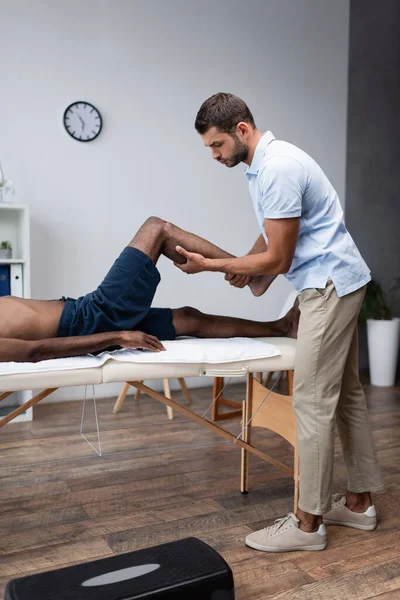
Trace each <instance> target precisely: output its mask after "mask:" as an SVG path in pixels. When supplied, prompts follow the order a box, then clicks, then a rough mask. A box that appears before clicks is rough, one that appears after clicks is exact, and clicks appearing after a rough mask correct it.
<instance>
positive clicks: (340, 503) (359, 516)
mask: <svg viewBox="0 0 400 600" xmlns="http://www.w3.org/2000/svg"><path fill="white" fill-rule="evenodd" d="M323 519H324V523H325V524H326V525H343V526H344V527H353V528H354V529H363V530H364V531H372V530H373V529H375V527H376V523H377V519H376V510H375V506H374V505H372V506H369V507H368V508H367V510H366V511H365V512H362V513H357V512H353V511H352V510H350V509H349V508H347V506H346V496H340V494H335V495H334V496H333V498H332V508H331V510H330V511H329V512H328V513H326V515H324V517H323Z"/></svg>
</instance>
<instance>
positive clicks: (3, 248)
mask: <svg viewBox="0 0 400 600" xmlns="http://www.w3.org/2000/svg"><path fill="white" fill-rule="evenodd" d="M0 258H12V246H11V242H1V244H0Z"/></svg>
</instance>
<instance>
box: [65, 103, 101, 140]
mask: <svg viewBox="0 0 400 600" xmlns="http://www.w3.org/2000/svg"><path fill="white" fill-rule="evenodd" d="M102 126H103V121H102V118H101V115H100V113H99V111H98V110H97V108H96V107H95V106H93V104H89V102H83V101H80V102H73V103H72V104H70V105H69V106H68V107H67V108H66V109H65V112H64V127H65V129H66V130H67V132H68V133H69V135H70V136H71V137H73V138H74V140H78V142H92V141H93V140H95V139H96V138H97V136H98V135H99V133H100V131H101V128H102Z"/></svg>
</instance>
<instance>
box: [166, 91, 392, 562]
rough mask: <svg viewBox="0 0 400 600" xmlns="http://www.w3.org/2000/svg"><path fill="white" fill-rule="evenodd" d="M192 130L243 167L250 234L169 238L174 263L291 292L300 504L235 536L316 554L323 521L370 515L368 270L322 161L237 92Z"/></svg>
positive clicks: (363, 521) (217, 98) (219, 156)
mask: <svg viewBox="0 0 400 600" xmlns="http://www.w3.org/2000/svg"><path fill="white" fill-rule="evenodd" d="M195 127H196V130H197V132H198V133H199V134H200V135H201V137H202V139H203V142H204V144H205V146H207V147H208V148H210V149H211V154H212V157H213V158H214V159H215V160H217V161H218V162H220V163H221V164H223V165H225V166H226V167H228V168H232V167H235V166H236V165H238V164H239V163H241V162H243V163H245V164H246V165H247V169H246V172H245V174H246V177H247V180H248V183H249V190H250V195H251V198H252V200H253V205H254V210H255V213H256V217H257V220H258V223H259V226H260V231H261V236H260V237H259V239H258V240H257V241H256V243H255V245H254V247H253V248H252V250H251V251H250V252H249V254H247V255H246V256H243V257H240V258H221V259H210V258H205V257H204V256H202V255H201V254H197V253H193V252H188V251H187V250H186V249H185V248H183V247H181V246H178V247H177V248H176V249H177V251H178V252H179V253H180V254H182V255H183V256H184V257H186V259H187V262H186V263H184V264H178V263H176V266H177V267H178V268H180V269H181V270H182V271H184V272H185V273H189V274H191V273H199V272H201V271H219V272H222V273H225V274H226V275H225V279H227V280H228V281H229V283H230V284H231V285H234V286H237V287H244V286H245V285H247V284H248V282H249V281H250V278H251V277H254V276H256V275H263V276H264V279H265V276H271V280H272V279H273V278H274V277H276V276H277V275H278V274H284V275H285V277H287V279H288V280H289V281H290V282H291V283H292V284H293V285H294V287H295V288H296V289H297V291H298V293H299V296H300V297H299V301H300V311H301V316H300V323H299V329H298V341H297V351H296V363H295V373H294V392H293V406H294V411H295V415H296V423H297V436H298V449H299V458H300V493H299V508H298V511H297V514H296V515H295V514H293V513H289V514H288V515H287V516H286V517H283V518H282V519H279V520H278V521H276V522H275V524H274V525H272V526H269V527H266V528H265V529H262V530H260V531H256V532H254V533H251V534H250V535H248V536H247V538H246V544H247V545H248V546H250V547H252V548H255V549H257V550H263V551H266V552H282V551H288V550H323V549H324V548H325V547H326V545H327V534H326V528H325V524H335V525H343V526H347V527H354V528H357V529H364V530H365V529H366V530H372V529H374V528H375V527H376V523H377V519H376V511H375V507H374V505H373V503H372V499H371V492H374V491H377V490H380V489H382V487H383V485H382V480H381V475H380V469H379V466H378V463H377V458H376V453H375V450H374V444H373V439H372V434H371V428H370V424H369V422H368V413H367V406H366V401H365V396H364V393H363V389H362V386H361V383H360V379H359V372H358V340H357V318H358V314H359V311H360V308H361V304H362V302H363V298H364V294H365V288H366V284H367V283H368V281H370V271H369V269H368V267H367V265H366V264H365V262H364V260H363V258H362V257H361V255H360V252H359V251H358V249H357V247H356V245H355V243H354V241H353V239H352V237H351V236H350V234H349V232H348V231H347V229H346V226H345V223H344V218H343V212H342V208H341V205H340V202H339V198H338V196H337V193H336V191H335V189H334V188H333V186H332V184H331V183H330V181H329V180H328V178H327V177H326V175H325V174H324V172H323V171H322V169H321V167H320V166H319V165H318V164H317V163H316V162H315V160H313V159H312V158H311V157H310V156H309V155H308V154H306V153H305V152H303V151H302V150H300V149H299V148H297V147H296V146H293V145H292V144H290V143H288V142H284V141H281V140H277V139H275V137H274V135H273V134H272V133H271V132H270V131H267V132H266V133H264V134H262V133H261V132H260V131H259V129H257V127H256V125H255V122H254V119H253V116H252V114H251V112H250V110H249V108H248V107H247V105H246V104H245V102H244V101H243V100H241V99H240V98H238V97H237V96H234V95H232V94H227V93H219V94H215V95H214V96H212V97H211V98H208V99H207V100H206V101H205V102H204V103H203V104H202V106H201V108H200V110H199V112H198V114H197V117H196V121H195ZM267 287H268V286H265V289H266V288H267ZM262 291H265V290H262ZM262 291H261V292H262ZM335 421H336V423H337V426H338V430H339V434H340V438H341V443H342V448H343V454H344V458H345V462H346V468H347V473H348V483H347V492H346V494H345V495H342V496H334V497H332V475H333V463H334V439H335Z"/></svg>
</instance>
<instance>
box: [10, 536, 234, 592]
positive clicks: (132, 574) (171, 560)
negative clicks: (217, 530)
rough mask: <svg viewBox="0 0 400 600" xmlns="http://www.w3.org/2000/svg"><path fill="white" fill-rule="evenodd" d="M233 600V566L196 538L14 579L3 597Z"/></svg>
mask: <svg viewBox="0 0 400 600" xmlns="http://www.w3.org/2000/svg"><path fill="white" fill-rule="evenodd" d="M139 598H140V599H142V598H143V599H146V600H158V599H161V598H162V600H234V598H235V592H234V584H233V576H232V571H231V569H230V568H229V566H228V564H227V563H226V562H225V561H224V559H223V558H222V557H221V556H220V555H219V554H218V552H216V551H215V550H213V549H212V548H211V547H210V546H208V545H207V544H205V543H204V542H202V541H201V540H198V539H197V538H186V539H183V540H179V541H177V542H170V543H168V544H161V545H159V546H153V547H152V548H144V549H142V550H136V551H135V552H128V553H127V554H120V555H119V556H111V557H109V558H103V559H101V560H96V561H93V562H88V563H83V564H80V565H76V566H73V567H66V568H63V569H57V570H55V571H48V572H46V573H39V574H37V575H30V576H27V577H21V578H19V579H13V580H12V581H10V582H9V583H8V584H7V587H6V592H5V600H139Z"/></svg>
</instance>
